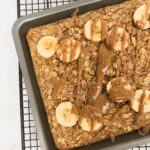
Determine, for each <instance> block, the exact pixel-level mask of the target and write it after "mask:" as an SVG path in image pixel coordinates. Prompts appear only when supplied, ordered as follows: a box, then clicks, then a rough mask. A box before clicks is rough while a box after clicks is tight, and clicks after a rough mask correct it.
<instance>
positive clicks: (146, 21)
mask: <svg viewBox="0 0 150 150" xmlns="http://www.w3.org/2000/svg"><path fill="white" fill-rule="evenodd" d="M133 20H134V22H135V24H136V25H137V26H138V27H139V28H140V29H148V28H150V4H144V5H142V6H140V7H139V8H137V9H136V11H135V13H134V15H133Z"/></svg>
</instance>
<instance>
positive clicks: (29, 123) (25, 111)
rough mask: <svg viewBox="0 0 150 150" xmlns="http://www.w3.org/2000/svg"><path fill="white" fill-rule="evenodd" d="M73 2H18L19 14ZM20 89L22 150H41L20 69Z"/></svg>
mask: <svg viewBox="0 0 150 150" xmlns="http://www.w3.org/2000/svg"><path fill="white" fill-rule="evenodd" d="M71 1H73V0H17V14H18V18H19V17H20V16H24V15H28V14H31V13H35V12H38V11H42V10H45V9H47V8H51V7H56V6H59V5H64V4H67V3H70V2H71ZM19 89H20V114H21V138H22V150H41V148H40V143H39V141H38V136H37V132H36V127H35V124H34V119H33V116H32V111H31V108H30V106H29V100H28V95H27V92H26V87H25V83H24V79H23V77H22V73H21V70H20V68H19ZM132 150H150V144H147V145H142V146H140V147H137V148H133V149H132Z"/></svg>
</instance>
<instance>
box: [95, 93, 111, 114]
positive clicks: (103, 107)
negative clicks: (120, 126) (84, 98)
mask: <svg viewBox="0 0 150 150" xmlns="http://www.w3.org/2000/svg"><path fill="white" fill-rule="evenodd" d="M92 105H93V106H94V107H96V108H98V109H99V110H100V111H101V113H105V112H106V111H107V109H108V108H107V107H110V101H109V99H108V97H107V95H106V94H100V95H99V97H98V98H97V99H96V100H95V101H93V102H92ZM108 105H109V106H108Z"/></svg>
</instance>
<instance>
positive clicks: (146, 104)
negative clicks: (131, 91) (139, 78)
mask: <svg viewBox="0 0 150 150" xmlns="http://www.w3.org/2000/svg"><path fill="white" fill-rule="evenodd" d="M141 100H142V101H143V103H142V104H141ZM139 105H143V113H148V112H150V91H149V90H148V89H146V90H143V89H140V90H136V92H135V95H134V97H133V99H132V100H131V108H132V109H133V110H134V111H136V112H139V111H140V110H139Z"/></svg>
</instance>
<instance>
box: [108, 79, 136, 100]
mask: <svg viewBox="0 0 150 150" xmlns="http://www.w3.org/2000/svg"><path fill="white" fill-rule="evenodd" d="M127 84H128V83H127V82H121V80H117V81H113V82H112V88H111V89H110V90H109V97H110V99H111V100H112V101H114V102H115V101H117V100H130V99H132V96H133V92H132V90H127V89H125V88H124V87H125V86H126V85H127ZM113 87H114V88H113Z"/></svg>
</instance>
